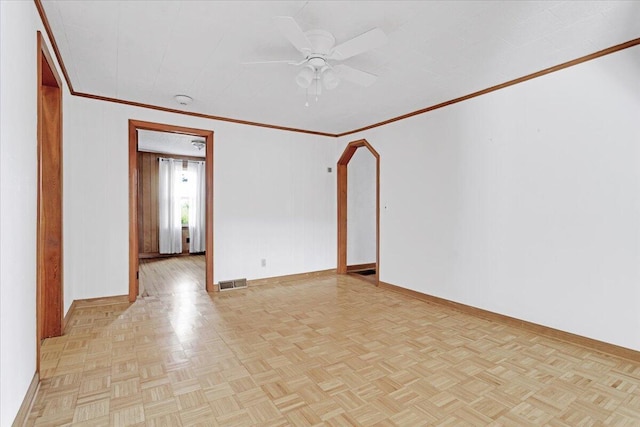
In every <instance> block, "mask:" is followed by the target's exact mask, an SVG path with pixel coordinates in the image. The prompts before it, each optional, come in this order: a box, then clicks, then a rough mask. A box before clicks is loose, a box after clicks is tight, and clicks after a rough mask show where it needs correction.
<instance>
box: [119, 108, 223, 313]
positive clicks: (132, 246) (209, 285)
mask: <svg viewBox="0 0 640 427" xmlns="http://www.w3.org/2000/svg"><path fill="white" fill-rule="evenodd" d="M138 130H151V131H156V132H169V133H178V134H182V135H191V136H199V137H203V138H204V139H205V144H206V153H205V179H206V185H205V186H206V192H207V200H206V205H207V206H206V217H207V221H206V231H205V236H206V237H205V239H206V244H205V260H206V261H205V265H206V267H205V289H206V291H207V292H213V291H214V286H213V131H211V130H203V129H194V128H188V127H182V126H173V125H167V124H163V123H152V122H143V121H140V120H129V302H134V301H135V300H136V298H137V297H138V293H139V291H140V287H139V285H140V284H139V273H138V268H139V262H138V250H139V248H138V241H139V240H138V238H139V236H138V232H139V230H138V132H137V131H138Z"/></svg>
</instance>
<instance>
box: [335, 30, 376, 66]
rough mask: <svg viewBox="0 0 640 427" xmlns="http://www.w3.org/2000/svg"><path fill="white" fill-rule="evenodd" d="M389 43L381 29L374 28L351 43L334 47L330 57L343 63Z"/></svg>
mask: <svg viewBox="0 0 640 427" xmlns="http://www.w3.org/2000/svg"><path fill="white" fill-rule="evenodd" d="M386 42H387V35H386V34H385V33H384V31H382V30H381V29H380V28H374V29H373V30H369V31H367V32H366V33H364V34H361V35H359V36H357V37H355V38H352V39H351V40H349V41H346V42H344V43H341V44H339V45H338V46H336V47H334V48H333V50H332V51H331V55H330V56H329V57H330V58H331V59H337V60H339V61H342V60H343V59H347V58H351V57H352V56H356V55H358V54H361V53H363V52H366V51H368V50H371V49H375V48H377V47H380V46H382V45H384V44H385V43H386Z"/></svg>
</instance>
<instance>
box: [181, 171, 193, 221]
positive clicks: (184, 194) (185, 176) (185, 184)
mask: <svg viewBox="0 0 640 427" xmlns="http://www.w3.org/2000/svg"><path fill="white" fill-rule="evenodd" d="M190 178H191V174H190V173H189V172H188V171H187V170H186V169H185V170H183V171H182V173H181V174H180V178H179V179H180V183H179V185H178V197H179V198H180V219H181V222H182V226H183V227H187V226H189V198H190V197H189V196H190V195H191V194H192V189H191V187H192V186H193V185H194V183H195V182H194V180H193V179H190Z"/></svg>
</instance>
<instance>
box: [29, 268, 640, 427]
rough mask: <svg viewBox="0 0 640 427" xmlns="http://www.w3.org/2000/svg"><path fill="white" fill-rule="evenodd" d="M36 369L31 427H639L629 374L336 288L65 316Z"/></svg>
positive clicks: (527, 336)
mask: <svg viewBox="0 0 640 427" xmlns="http://www.w3.org/2000/svg"><path fill="white" fill-rule="evenodd" d="M157 274H159V275H162V273H161V272H157ZM168 275H169V276H170V274H168ZM150 279H151V280H157V281H161V280H162V277H161V276H159V277H157V278H156V279H153V278H152V277H150ZM163 286H164V285H163ZM42 366H43V370H42V374H43V375H42V376H43V379H42V383H41V387H40V390H39V391H38V394H37V396H36V401H35V403H34V406H33V408H32V411H31V413H30V415H29V418H28V424H29V425H38V426H41V425H74V426H89V425H90V426H99V425H105V426H107V425H109V426H120V425H140V426H142V425H147V426H161V425H164V426H190V425H210V426H217V425H222V426H250V425H260V426H286V425H294V426H306V425H328V426H353V425H363V426H373V425H379V426H393V425H400V426H424V425H438V426H454V425H471V426H485V425H490V426H526V425H549V426H598V425H615V426H638V425H640V365H639V364H637V363H633V362H630V361H627V360H624V359H619V358H615V357H613V356H609V355H604V354H599V353H597V352H594V351H590V350H588V349H585V348H582V347H579V346H575V345H572V344H569V343H565V342H562V341H555V340H553V339H549V338H545V337H539V336H535V335H533V334H531V333H528V332H527V331H523V330H520V329H517V328H515V327H511V326H506V325H502V324H498V323H492V322H489V321H486V320H482V319H478V318H475V317H472V316H469V315H466V314H463V313H460V312H457V311H454V310H452V309H449V308H446V307H442V306H439V305H435V304H429V303H425V302H422V301H418V300H415V299H412V298H410V297H407V296H404V295H402V294H398V293H394V292H390V291H388V290H384V289H379V288H375V287H374V286H372V285H370V284H368V283H367V282H366V281H362V280H359V279H357V278H353V277H350V276H348V275H345V276H337V275H334V274H324V275H320V276H315V277H311V278H309V279H305V280H293V281H280V282H278V283H276V284H264V285H261V286H254V287H251V285H250V287H249V288H248V289H243V290H234V291H230V292H223V293H214V294H210V295H208V294H206V293H205V292H204V291H202V290H200V288H195V289H192V288H191V287H190V286H183V287H178V288H177V289H174V290H173V291H169V287H165V288H164V291H163V292H160V293H158V294H157V295H152V296H149V297H145V298H141V299H139V300H138V301H137V302H135V303H134V304H132V305H129V304H127V303H126V302H124V301H123V302H118V301H114V303H112V304H107V305H105V304H102V305H101V304H78V306H77V309H76V311H75V315H74V316H73V317H72V318H71V319H70V327H69V329H68V332H67V334H66V335H65V336H63V337H59V338H52V339H48V340H46V341H45V342H44V344H43V346H42Z"/></svg>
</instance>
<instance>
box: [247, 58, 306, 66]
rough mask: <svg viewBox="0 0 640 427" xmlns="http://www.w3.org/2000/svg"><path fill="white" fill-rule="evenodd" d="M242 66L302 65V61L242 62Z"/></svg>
mask: <svg viewBox="0 0 640 427" xmlns="http://www.w3.org/2000/svg"><path fill="white" fill-rule="evenodd" d="M241 64H242V65H260V64H289V65H300V61H299V60H297V59H277V60H273V61H247V62H241Z"/></svg>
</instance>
